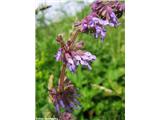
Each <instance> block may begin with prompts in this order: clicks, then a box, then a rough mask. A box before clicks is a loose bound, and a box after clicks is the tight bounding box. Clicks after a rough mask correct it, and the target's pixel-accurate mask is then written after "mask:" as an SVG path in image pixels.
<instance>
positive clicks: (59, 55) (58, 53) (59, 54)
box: [55, 48, 62, 61]
mask: <svg viewBox="0 0 160 120" xmlns="http://www.w3.org/2000/svg"><path fill="white" fill-rule="evenodd" d="M61 55H62V48H60V49H59V50H58V52H57V54H56V55H55V58H56V61H60V60H61Z"/></svg>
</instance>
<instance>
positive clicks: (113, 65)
mask: <svg viewBox="0 0 160 120" xmlns="http://www.w3.org/2000/svg"><path fill="white" fill-rule="evenodd" d="M89 12H90V8H89V6H88V7H85V8H84V9H83V10H82V12H79V13H77V15H76V16H74V17H66V18H64V19H62V20H61V21H59V22H56V23H51V24H49V25H46V24H45V23H44V18H43V17H42V18H41V19H40V25H38V26H36V118H51V117H54V116H55V110H54V106H53V104H52V103H50V102H49V101H48V95H49V94H48V80H49V77H50V75H52V74H53V75H54V81H53V82H54V85H53V86H56V85H57V83H58V78H59V75H60V69H61V65H62V63H61V62H56V61H55V59H54V55H55V54H56V53H57V50H58V48H59V45H58V44H57V43H56V41H55V38H56V36H57V35H58V34H59V33H63V34H64V38H65V40H67V38H68V37H69V35H70V33H71V31H72V30H73V23H74V22H75V21H77V20H81V19H83V18H84V17H85V16H86V15H88V13H89ZM119 21H120V22H121V25H120V26H118V27H117V28H111V27H107V37H106V39H105V40H104V42H103V43H102V42H101V41H100V40H97V39H95V38H94V37H93V35H91V34H90V35H89V34H85V33H83V34H80V35H79V36H78V38H77V40H83V41H84V42H85V48H84V49H85V50H87V51H89V52H91V53H92V54H94V55H96V57H97V59H96V61H94V62H93V63H92V65H91V66H92V70H91V71H89V70H88V69H84V68H81V67H80V66H79V67H78V69H77V72H76V73H75V74H73V73H71V72H69V71H68V70H67V75H68V77H69V78H70V80H71V81H72V82H73V83H74V84H75V86H77V87H78V88H79V94H80V95H81V97H80V99H79V101H80V102H81V104H82V107H80V108H79V109H78V110H75V111H74V113H73V114H74V116H75V119H77V120H124V119H125V115H124V114H125V93H124V92H125V24H124V23H125V21H124V15H123V17H122V18H120V20H119Z"/></svg>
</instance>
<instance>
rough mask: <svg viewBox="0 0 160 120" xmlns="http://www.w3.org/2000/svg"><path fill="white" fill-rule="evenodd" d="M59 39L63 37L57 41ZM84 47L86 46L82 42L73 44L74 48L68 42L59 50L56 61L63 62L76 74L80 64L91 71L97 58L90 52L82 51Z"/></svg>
mask: <svg viewBox="0 0 160 120" xmlns="http://www.w3.org/2000/svg"><path fill="white" fill-rule="evenodd" d="M59 38H61V37H60V36H58V37H57V39H59ZM61 40H62V39H61ZM61 40H57V41H61ZM61 42H62V41H61ZM83 45H84V44H83V42H82V41H80V42H75V43H74V44H72V46H71V44H70V42H68V43H67V44H65V45H64V46H63V48H60V49H59V50H58V52H57V54H56V55H55V57H56V60H57V61H63V62H64V63H65V64H66V65H67V67H68V69H69V70H70V71H71V72H75V71H76V68H77V66H78V65H79V64H81V65H82V66H84V67H88V69H90V70H91V66H90V63H91V62H93V61H94V60H95V59H96V56H94V55H92V54H91V53H90V52H87V51H83V50H81V48H82V47H83Z"/></svg>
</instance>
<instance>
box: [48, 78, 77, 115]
mask: <svg viewBox="0 0 160 120" xmlns="http://www.w3.org/2000/svg"><path fill="white" fill-rule="evenodd" d="M49 94H50V96H51V98H52V101H53V103H54V105H55V109H56V112H57V113H59V112H60V108H63V109H64V110H65V111H66V112H72V110H73V109H77V108H78V106H79V105H80V103H79V101H78V97H77V96H78V94H77V90H76V88H75V87H74V85H73V84H72V83H71V81H69V80H68V79H65V81H64V90H63V91H61V92H59V90H56V89H54V88H53V89H51V90H49Z"/></svg>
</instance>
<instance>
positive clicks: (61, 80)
mask: <svg viewBox="0 0 160 120" xmlns="http://www.w3.org/2000/svg"><path fill="white" fill-rule="evenodd" d="M78 33H79V29H77V30H75V31H73V33H72V34H71V37H70V40H71V45H70V47H72V44H73V43H74V41H75V39H76V37H77V36H78ZM65 70H66V64H63V66H62V70H61V74H60V79H59V91H63V88H64V78H65Z"/></svg>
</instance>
